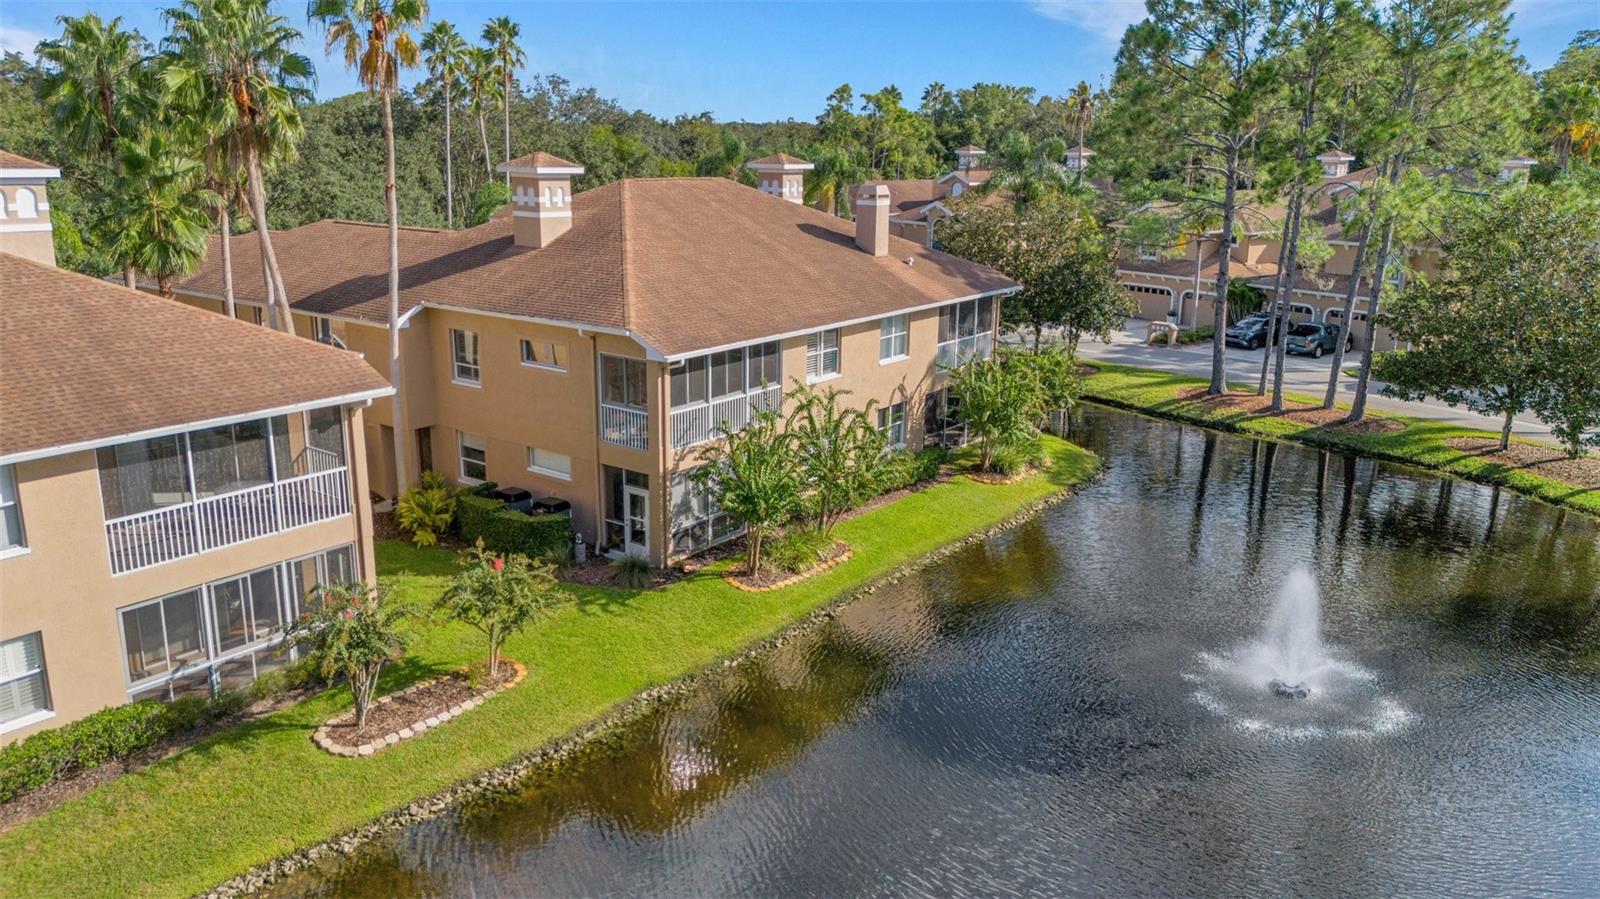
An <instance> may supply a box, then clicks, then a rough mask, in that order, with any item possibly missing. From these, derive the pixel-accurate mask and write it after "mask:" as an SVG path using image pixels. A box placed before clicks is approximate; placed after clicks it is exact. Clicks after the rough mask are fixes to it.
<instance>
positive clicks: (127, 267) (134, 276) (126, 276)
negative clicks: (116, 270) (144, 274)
mask: <svg viewBox="0 0 1600 899" xmlns="http://www.w3.org/2000/svg"><path fill="white" fill-rule="evenodd" d="M122 283H123V284H125V285H127V288H128V289H129V290H137V289H138V288H139V276H138V273H136V272H135V271H134V270H133V263H131V262H124V263H122Z"/></svg>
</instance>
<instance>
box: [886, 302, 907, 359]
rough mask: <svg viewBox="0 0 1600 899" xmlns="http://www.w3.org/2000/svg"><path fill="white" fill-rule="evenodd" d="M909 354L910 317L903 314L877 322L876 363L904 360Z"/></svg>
mask: <svg viewBox="0 0 1600 899" xmlns="http://www.w3.org/2000/svg"><path fill="white" fill-rule="evenodd" d="M910 353H911V317H910V316H908V315H906V314H905V313H904V312H902V313H900V314H899V315H889V316H885V317H884V318H881V319H879V320H878V361H879V362H890V361H893V360H895V359H904V358H906V356H908V355H910Z"/></svg>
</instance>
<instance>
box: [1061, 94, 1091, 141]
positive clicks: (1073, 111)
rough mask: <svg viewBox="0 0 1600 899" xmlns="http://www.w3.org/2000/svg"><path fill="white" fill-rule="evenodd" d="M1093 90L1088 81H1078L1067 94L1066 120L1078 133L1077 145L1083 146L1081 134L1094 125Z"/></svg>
mask: <svg viewBox="0 0 1600 899" xmlns="http://www.w3.org/2000/svg"><path fill="white" fill-rule="evenodd" d="M1094 119H1095V100H1094V90H1093V89H1091V88H1090V87H1089V82H1087V81H1080V82H1078V85H1077V87H1074V88H1073V89H1072V93H1070V94H1067V121H1068V122H1069V123H1071V125H1072V127H1073V129H1074V130H1075V131H1076V132H1077V134H1078V144H1077V145H1078V146H1080V147H1081V146H1083V136H1084V135H1085V134H1087V133H1088V132H1089V129H1090V128H1091V127H1093V126H1094Z"/></svg>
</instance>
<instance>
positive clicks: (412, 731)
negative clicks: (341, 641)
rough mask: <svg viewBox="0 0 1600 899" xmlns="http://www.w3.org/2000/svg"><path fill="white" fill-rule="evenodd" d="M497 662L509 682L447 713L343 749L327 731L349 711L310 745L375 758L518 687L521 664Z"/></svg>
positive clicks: (348, 717) (385, 699)
mask: <svg viewBox="0 0 1600 899" xmlns="http://www.w3.org/2000/svg"><path fill="white" fill-rule="evenodd" d="M500 661H501V663H503V664H506V665H510V666H511V669H512V674H511V679H510V680H508V681H505V682H504V683H501V684H497V685H495V686H493V687H488V688H486V689H484V690H480V691H479V692H477V693H474V694H473V695H472V697H471V698H469V699H465V700H463V701H461V702H460V703H457V704H456V705H453V706H451V707H450V708H448V709H444V710H442V711H439V712H436V713H435V714H432V715H429V716H428V717H426V718H424V719H422V720H421V721H416V722H413V723H412V724H411V725H410V726H408V727H402V728H400V729H399V730H397V731H395V732H393V733H389V734H385V735H384V736H381V737H379V738H377V739H376V740H371V741H369V742H366V743H362V744H361V745H360V746H346V745H345V744H343V743H340V742H339V741H337V740H335V739H334V738H333V737H332V735H330V733H329V728H331V727H333V726H334V725H336V724H344V723H346V722H349V721H354V720H355V717H356V713H355V710H353V709H352V710H351V711H348V712H345V713H344V714H342V715H340V716H338V717H336V718H329V719H328V720H327V721H325V722H323V724H322V726H321V727H319V728H317V729H316V732H314V733H313V734H312V735H311V742H313V743H315V744H317V746H318V747H320V748H321V749H323V750H325V751H327V752H331V753H333V754H334V755H342V756H345V757H347V758H357V757H360V756H368V755H373V754H376V753H377V752H379V751H380V750H383V749H387V748H389V747H390V746H393V745H394V744H396V743H399V742H400V741H401V740H409V739H411V738H412V737H415V736H417V735H418V734H421V733H424V732H426V731H428V730H429V729H431V728H435V727H438V726H439V725H441V724H443V723H445V722H446V721H449V720H450V719H451V718H454V717H456V716H458V715H462V714H464V713H466V712H468V711H470V710H472V709H475V708H477V707H478V706H480V705H483V704H484V703H485V702H487V701H488V699H489V697H491V696H493V695H495V694H496V693H501V692H504V691H506V690H509V689H511V688H512V687H515V686H516V685H517V684H520V683H522V679H523V678H524V677H527V676H528V669H527V668H525V667H523V665H522V663H521V662H518V661H516V660H515V659H501V660H500ZM450 676H452V675H445V677H450ZM441 680H444V678H443V677H435V678H431V679H429V680H425V681H419V682H418V683H415V684H412V685H411V686H409V687H406V688H405V689H404V690H397V691H396V692H394V693H390V694H389V695H387V696H379V697H378V699H377V703H378V704H380V705H381V704H387V703H390V702H393V701H394V700H395V699H397V698H399V697H401V696H405V695H407V694H408V693H414V692H416V691H418V690H421V689H423V688H424V687H429V686H432V685H433V684H436V683H438V682H439V681H441Z"/></svg>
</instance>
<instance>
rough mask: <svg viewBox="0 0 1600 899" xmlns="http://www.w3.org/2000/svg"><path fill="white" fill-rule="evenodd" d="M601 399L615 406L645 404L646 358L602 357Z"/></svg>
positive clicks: (640, 406) (638, 405) (641, 405)
mask: <svg viewBox="0 0 1600 899" xmlns="http://www.w3.org/2000/svg"><path fill="white" fill-rule="evenodd" d="M600 382H601V401H602V402H606V403H610V404H611V405H613V406H635V407H637V408H640V409H643V408H644V406H645V387H644V360H643V359H630V358H628V357H626V356H601V357H600Z"/></svg>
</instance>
